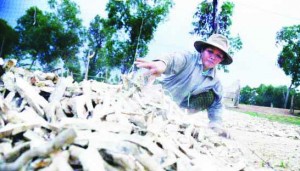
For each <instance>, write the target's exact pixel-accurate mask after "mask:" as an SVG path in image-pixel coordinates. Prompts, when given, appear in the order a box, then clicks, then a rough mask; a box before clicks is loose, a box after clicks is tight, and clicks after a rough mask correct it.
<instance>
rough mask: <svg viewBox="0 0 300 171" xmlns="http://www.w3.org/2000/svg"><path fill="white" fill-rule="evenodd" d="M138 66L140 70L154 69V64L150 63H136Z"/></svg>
mask: <svg viewBox="0 0 300 171" xmlns="http://www.w3.org/2000/svg"><path fill="white" fill-rule="evenodd" d="M136 66H137V67H138V68H147V69H151V68H153V64H152V63H149V62H138V63H136Z"/></svg>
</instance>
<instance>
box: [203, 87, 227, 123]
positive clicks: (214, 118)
mask: <svg viewBox="0 0 300 171" xmlns="http://www.w3.org/2000/svg"><path fill="white" fill-rule="evenodd" d="M213 91H214V93H215V94H216V98H215V100H214V102H213V104H212V105H211V106H210V107H209V108H208V109H207V113H208V118H209V120H210V122H217V123H219V122H222V113H223V107H224V106H223V86H222V84H221V83H220V81H218V82H217V83H216V84H215V86H214V88H213Z"/></svg>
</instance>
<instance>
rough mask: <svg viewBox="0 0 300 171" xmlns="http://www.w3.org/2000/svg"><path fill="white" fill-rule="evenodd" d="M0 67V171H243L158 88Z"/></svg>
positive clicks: (230, 151) (236, 155)
mask: <svg viewBox="0 0 300 171" xmlns="http://www.w3.org/2000/svg"><path fill="white" fill-rule="evenodd" d="M14 65H15V62H14V61H12V60H10V61H8V62H7V63H6V64H4V65H3V68H4V70H5V73H4V74H3V75H2V77H1V80H2V85H1V94H0V138H1V140H0V170H61V171H68V170H95V171H101V170H126V171H127V170H128V171H132V170H153V171H159V170H182V171H183V170H184V171H186V170H189V171H190V170H197V171H199V170H226V169H228V170H241V169H245V168H247V162H246V161H244V159H243V153H242V151H241V150H240V148H238V147H237V146H235V145H234V144H233V143H231V141H230V140H227V139H224V138H222V137H219V136H217V135H216V134H214V132H213V131H211V130H209V129H207V128H206V127H205V126H203V125H204V124H203V123H201V121H191V120H189V119H187V117H188V115H186V114H185V113H184V112H183V111H182V110H181V109H180V108H179V107H178V106H177V105H176V104H175V103H174V102H173V101H172V100H171V98H170V97H169V96H166V95H165V94H164V92H163V90H162V88H161V87H160V86H159V85H152V86H144V85H143V84H142V83H143V80H142V77H137V78H130V77H129V76H124V78H123V82H122V84H119V85H110V84H106V83H103V82H97V81H93V80H84V81H82V82H80V83H77V82H74V81H73V79H72V78H71V77H67V78H65V77H58V76H57V75H55V74H53V73H43V72H38V71H36V72H29V71H27V70H24V69H22V68H17V67H15V66H14Z"/></svg>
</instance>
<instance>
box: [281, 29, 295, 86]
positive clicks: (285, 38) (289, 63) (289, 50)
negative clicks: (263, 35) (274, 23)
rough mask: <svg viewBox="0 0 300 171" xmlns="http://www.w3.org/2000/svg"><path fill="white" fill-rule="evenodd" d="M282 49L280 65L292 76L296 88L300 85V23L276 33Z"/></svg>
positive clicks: (292, 82) (292, 83)
mask: <svg viewBox="0 0 300 171" xmlns="http://www.w3.org/2000/svg"><path fill="white" fill-rule="evenodd" d="M276 41H277V44H278V45H282V50H281V52H280V53H279V55H278V60H277V63H278V66H279V67H280V68H282V70H283V71H284V73H285V74H286V75H288V76H290V77H291V85H293V86H294V88H296V87H298V86H299V85H300V25H294V26H289V27H283V28H282V29H281V30H280V31H279V32H277V35H276Z"/></svg>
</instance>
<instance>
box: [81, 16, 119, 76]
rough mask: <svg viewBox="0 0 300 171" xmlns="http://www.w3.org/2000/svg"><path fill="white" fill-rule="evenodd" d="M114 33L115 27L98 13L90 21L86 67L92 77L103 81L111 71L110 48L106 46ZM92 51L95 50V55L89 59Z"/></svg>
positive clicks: (85, 59)
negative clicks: (109, 62)
mask: <svg viewBox="0 0 300 171" xmlns="http://www.w3.org/2000/svg"><path fill="white" fill-rule="evenodd" d="M113 33H115V29H113V27H109V25H108V23H107V20H105V19H103V18H101V17H100V16H99V15H96V16H95V18H94V19H93V21H92V22H91V23H90V27H89V29H88V34H87V37H88V48H89V50H86V51H85V54H86V57H85V58H84V62H85V67H88V69H87V68H86V69H85V72H88V76H89V77H90V78H97V80H100V81H103V80H105V75H107V74H108V73H109V72H108V70H110V67H109V66H108V58H107V54H108V53H109V49H107V48H106V47H108V46H109V43H110V40H111V39H112V35H113ZM90 51H93V52H94V55H93V57H92V58H90V59H88V56H89V55H90V54H89V53H90ZM87 65H88V66H87ZM95 76H97V77H95Z"/></svg>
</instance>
